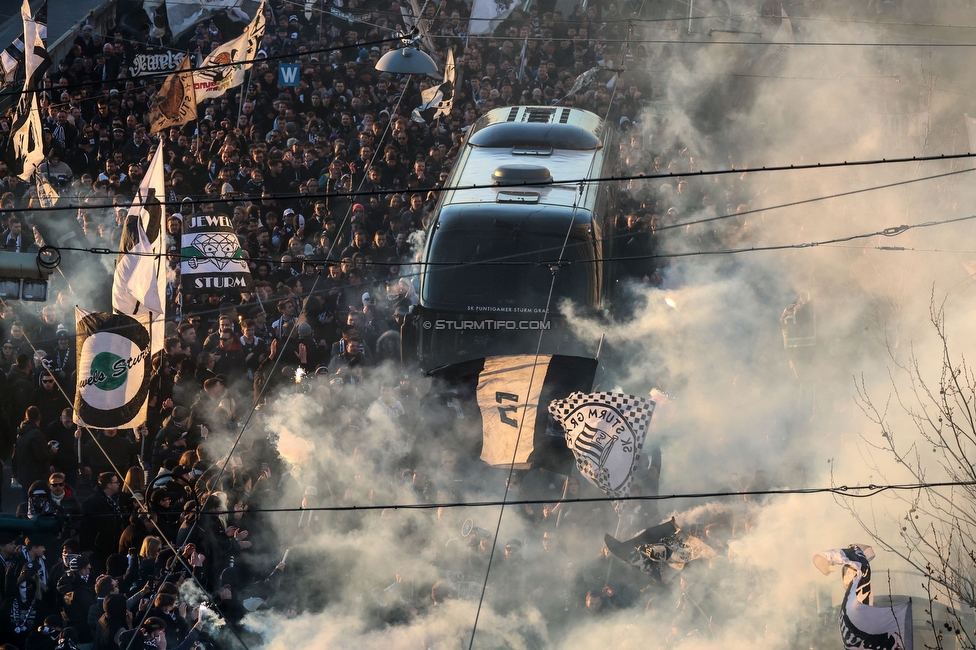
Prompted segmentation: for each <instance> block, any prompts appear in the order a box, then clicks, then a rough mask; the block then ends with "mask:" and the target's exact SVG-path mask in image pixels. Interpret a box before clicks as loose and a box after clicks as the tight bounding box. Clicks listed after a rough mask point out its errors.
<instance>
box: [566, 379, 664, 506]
mask: <svg viewBox="0 0 976 650" xmlns="http://www.w3.org/2000/svg"><path fill="white" fill-rule="evenodd" d="M549 412H550V413H551V414H552V416H553V417H554V418H555V419H556V422H558V423H559V424H560V425H562V427H563V429H565V430H566V445H567V446H568V447H569V449H570V451H572V452H573V454H574V455H575V456H576V468H577V469H578V470H579V471H580V474H582V475H583V476H585V477H586V478H587V480H589V481H590V482H591V483H593V484H594V485H596V486H597V487H598V488H600V489H601V490H603V491H604V492H606V493H607V495H608V496H611V497H626V496H628V495H629V494H630V483H631V481H632V480H633V477H634V470H635V469H636V468H637V459H638V458H640V453H641V448H642V447H643V446H644V438H646V437H647V429H648V428H649V427H650V426H651V416H652V415H653V414H654V402H652V401H651V400H649V399H645V398H643V397H636V396H634V395H622V394H620V393H608V392H602V393H590V394H584V393H573V394H572V395H570V396H569V397H567V398H566V399H562V400H558V401H555V402H553V403H551V404H550V405H549Z"/></svg>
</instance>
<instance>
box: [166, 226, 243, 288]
mask: <svg viewBox="0 0 976 650" xmlns="http://www.w3.org/2000/svg"><path fill="white" fill-rule="evenodd" d="M182 240H183V245H182V250H181V256H182V262H180V277H181V280H180V285H181V287H182V290H183V293H184V294H191V293H213V292H218V293H223V292H224V291H226V290H228V289H230V290H237V291H250V289H251V272H250V271H249V270H248V268H247V261H246V260H245V259H244V253H243V251H241V246H240V243H239V242H238V240H237V235H236V234H234V224H233V222H231V220H230V218H229V217H225V216H223V215H210V216H197V217H184V218H183V235H182Z"/></svg>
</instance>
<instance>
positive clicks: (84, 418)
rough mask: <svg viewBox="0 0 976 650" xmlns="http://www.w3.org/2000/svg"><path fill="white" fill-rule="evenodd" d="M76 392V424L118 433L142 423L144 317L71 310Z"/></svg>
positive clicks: (146, 361)
mask: <svg viewBox="0 0 976 650" xmlns="http://www.w3.org/2000/svg"><path fill="white" fill-rule="evenodd" d="M75 318H76V319H77V326H78V330H77V331H78V390H77V392H76V394H75V422H76V423H77V424H79V425H85V426H88V427H92V428H95V429H115V428H119V429H123V428H130V427H135V426H137V425H140V424H142V423H143V422H145V421H146V398H147V397H148V396H149V378H150V376H151V374H152V372H151V370H152V359H151V358H150V354H151V352H150V348H149V317H148V316H145V315H144V316H127V315H125V314H106V313H102V312H90V311H86V310H84V309H81V308H76V309H75Z"/></svg>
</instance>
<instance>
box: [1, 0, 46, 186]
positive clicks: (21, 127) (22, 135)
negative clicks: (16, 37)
mask: <svg viewBox="0 0 976 650" xmlns="http://www.w3.org/2000/svg"><path fill="white" fill-rule="evenodd" d="M20 15H21V18H22V19H23V21H24V43H25V44H26V47H25V49H24V71H25V73H26V75H27V76H26V78H25V79H24V91H23V93H21V95H20V99H19V100H18V102H17V106H16V109H15V110H14V119H13V123H12V124H11V125H10V141H9V146H8V151H7V156H6V158H7V165H8V168H9V169H10V171H11V172H12V173H13V174H15V175H17V176H19V177H20V178H21V179H23V180H25V181H28V182H30V180H31V179H32V177H33V176H34V172H35V171H36V170H37V166H38V165H40V164H41V163H42V162H43V161H44V140H43V126H42V125H41V105H40V100H39V99H38V97H37V90H38V89H39V88H40V87H41V84H40V81H41V79H42V78H43V77H44V73H45V72H47V70H48V68H50V67H51V57H50V56H48V53H47V49H46V48H45V47H44V41H43V40H42V38H41V30H40V26H39V25H38V24H37V23H36V22H34V19H33V18H32V17H31V10H30V3H28V2H27V0H24V4H23V5H22V6H21V9H20Z"/></svg>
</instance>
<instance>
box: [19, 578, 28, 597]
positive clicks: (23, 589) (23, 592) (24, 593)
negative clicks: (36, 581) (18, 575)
mask: <svg viewBox="0 0 976 650" xmlns="http://www.w3.org/2000/svg"><path fill="white" fill-rule="evenodd" d="M20 599H21V600H27V583H26V582H25V583H24V584H22V585H20Z"/></svg>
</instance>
